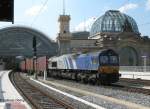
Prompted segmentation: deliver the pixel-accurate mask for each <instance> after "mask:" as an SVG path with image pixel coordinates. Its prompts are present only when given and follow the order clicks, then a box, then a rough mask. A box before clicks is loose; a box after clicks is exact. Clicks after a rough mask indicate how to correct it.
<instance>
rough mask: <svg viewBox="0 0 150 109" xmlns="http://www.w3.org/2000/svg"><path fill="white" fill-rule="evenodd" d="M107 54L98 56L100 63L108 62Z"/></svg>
mask: <svg viewBox="0 0 150 109" xmlns="http://www.w3.org/2000/svg"><path fill="white" fill-rule="evenodd" d="M108 61H109V60H108V56H100V63H101V64H107V63H108Z"/></svg>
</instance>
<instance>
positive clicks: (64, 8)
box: [63, 0, 66, 15]
mask: <svg viewBox="0 0 150 109" xmlns="http://www.w3.org/2000/svg"><path fill="white" fill-rule="evenodd" d="M65 3H66V2H65V0H63V15H65V11H66V6H65Z"/></svg>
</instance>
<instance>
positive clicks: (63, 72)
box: [22, 49, 120, 84]
mask: <svg viewBox="0 0 150 109" xmlns="http://www.w3.org/2000/svg"><path fill="white" fill-rule="evenodd" d="M43 59H44V61H45V62H42V60H41V61H39V62H37V63H43V64H41V66H44V68H45V69H46V70H47V74H48V76H51V77H57V78H67V79H73V80H76V81H83V82H84V83H87V82H91V83H101V84H111V83H115V82H117V81H118V80H119V76H120V74H119V56H118V54H117V53H116V52H115V51H114V50H111V49H108V50H101V51H98V52H90V53H76V54H65V55H62V56H58V57H51V58H46V57H45V58H43ZM31 63H33V62H31ZM44 63H45V65H44ZM24 64H25V62H24ZM24 64H23V65H22V66H25V65H24ZM41 66H39V65H38V66H37V70H38V67H41ZM44 68H43V69H42V70H44ZM22 69H25V68H23V67H22ZM26 70H32V67H31V65H30V69H28V68H27V65H26ZM42 70H40V69H39V70H38V71H42Z"/></svg>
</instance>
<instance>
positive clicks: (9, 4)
mask: <svg viewBox="0 0 150 109" xmlns="http://www.w3.org/2000/svg"><path fill="white" fill-rule="evenodd" d="M0 21H6V22H12V23H13V22H14V0H0Z"/></svg>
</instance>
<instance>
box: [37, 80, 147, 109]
mask: <svg viewBox="0 0 150 109" xmlns="http://www.w3.org/2000/svg"><path fill="white" fill-rule="evenodd" d="M48 80H50V81H53V82H56V83H60V84H63V85H66V86H70V87H73V88H77V89H81V90H85V91H89V92H92V93H96V94H100V95H105V96H109V97H113V98H117V99H121V100H125V101H129V102H133V103H136V104H141V105H143V106H147V107H150V96H148V95H144V94H138V93H131V92H126V91H121V90H116V89H111V88H107V87H104V86H94V85H89V84H82V83H76V82H75V81H70V80H56V79H53V78H48ZM36 85H37V84H36ZM53 87H55V88H57V89H59V90H62V91H64V92H67V93H70V94H72V95H75V96H78V97H80V98H82V99H84V100H87V101H89V102H92V103H95V104H97V105H100V106H102V107H105V108H107V109H128V107H126V106H124V105H119V104H115V103H113V102H110V101H109V102H108V101H106V100H103V99H100V98H98V97H93V96H85V95H83V94H79V93H77V92H74V91H70V90H67V89H64V88H62V87H56V86H53ZM42 88H43V87H42ZM46 90H48V89H46ZM49 92H50V93H51V94H53V95H55V97H59V98H60V99H63V100H64V101H67V102H69V103H70V104H71V105H73V106H74V107H75V108H77V109H92V108H91V107H89V106H86V105H84V104H83V103H80V102H78V101H75V100H73V99H70V98H68V97H65V96H62V95H60V94H58V93H56V92H53V91H49Z"/></svg>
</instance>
